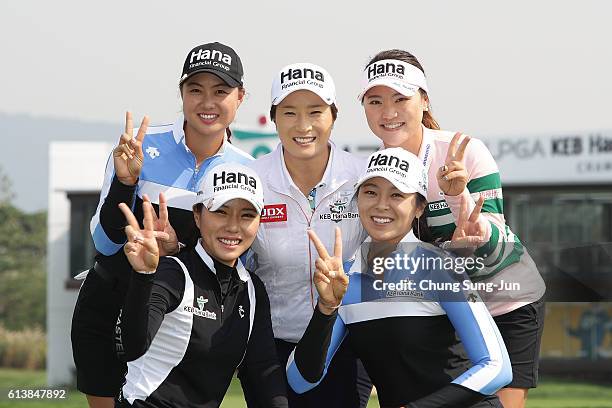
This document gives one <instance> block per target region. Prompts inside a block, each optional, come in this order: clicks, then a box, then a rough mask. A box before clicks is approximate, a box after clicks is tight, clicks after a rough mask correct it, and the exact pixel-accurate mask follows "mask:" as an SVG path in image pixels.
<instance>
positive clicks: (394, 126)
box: [383, 122, 404, 129]
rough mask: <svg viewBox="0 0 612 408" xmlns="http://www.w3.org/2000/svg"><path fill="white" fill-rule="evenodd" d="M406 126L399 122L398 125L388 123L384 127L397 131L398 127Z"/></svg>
mask: <svg viewBox="0 0 612 408" xmlns="http://www.w3.org/2000/svg"><path fill="white" fill-rule="evenodd" d="M403 124H404V122H398V123H387V124H386V125H383V126H384V127H385V129H397V128H398V127H400V126H402V125H403Z"/></svg>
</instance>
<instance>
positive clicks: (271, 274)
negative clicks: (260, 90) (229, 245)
mask: <svg viewBox="0 0 612 408" xmlns="http://www.w3.org/2000/svg"><path fill="white" fill-rule="evenodd" d="M330 147H331V152H330V156H329V160H328V163H327V167H326V169H325V173H324V174H323V177H322V179H321V181H320V182H319V183H318V184H317V186H316V194H315V198H314V211H313V210H312V209H311V206H310V203H309V200H308V198H307V197H306V196H304V194H303V193H302V192H301V191H300V190H299V188H298V187H297V186H296V185H295V183H294V182H293V180H292V179H291V176H290V175H289V172H288V170H287V167H286V165H285V161H284V157H283V148H282V145H281V144H279V145H278V146H277V148H276V149H275V150H274V151H273V152H271V153H269V154H267V155H265V156H263V157H261V158H259V159H257V160H255V161H254V162H252V163H250V164H249V165H250V166H252V167H253V168H254V169H255V171H257V173H258V174H259V177H260V178H261V180H262V184H263V188H264V202H265V210H264V214H263V216H262V222H261V225H260V227H259V231H258V232H257V238H256V239H255V241H254V243H253V246H252V247H251V251H249V254H248V257H247V262H246V264H247V267H248V268H249V270H250V271H252V272H254V273H256V274H257V275H258V276H259V277H260V278H261V280H262V281H263V282H264V284H265V286H266V289H267V292H268V296H269V297H270V311H271V315H272V328H273V330H274V337H276V338H278V339H282V340H285V341H290V342H295V343H297V342H298V341H299V340H300V338H301V337H302V334H303V333H304V331H305V330H306V326H307V325H308V322H309V321H310V318H311V316H312V312H313V309H314V307H315V305H316V301H317V291H316V288H315V287H314V284H313V283H312V278H313V274H314V272H315V267H314V262H315V260H316V259H317V256H318V255H317V251H316V249H315V248H314V246H313V245H312V244H311V242H310V240H309V239H308V235H307V232H306V231H307V230H308V229H309V228H311V229H313V230H314V231H315V232H316V233H317V235H318V236H319V238H320V239H321V241H322V242H323V244H324V245H325V247H326V248H327V250H328V251H329V252H330V253H331V252H332V251H333V245H334V238H335V235H334V229H335V227H336V226H338V227H340V228H341V230H342V244H343V255H344V256H345V257H346V256H352V255H353V254H354V253H355V252H356V251H357V249H358V247H359V245H360V244H361V242H363V240H364V239H365V237H366V235H365V232H364V231H363V229H362V227H361V223H360V220H359V213H358V211H357V208H356V205H355V201H353V202H351V197H352V195H353V191H354V185H355V183H356V182H357V180H358V178H359V175H360V174H361V173H362V172H363V171H364V169H365V167H366V159H365V158H362V157H359V156H354V155H352V154H350V153H347V152H345V151H343V150H340V149H338V148H336V146H335V145H334V144H333V143H331V142H330Z"/></svg>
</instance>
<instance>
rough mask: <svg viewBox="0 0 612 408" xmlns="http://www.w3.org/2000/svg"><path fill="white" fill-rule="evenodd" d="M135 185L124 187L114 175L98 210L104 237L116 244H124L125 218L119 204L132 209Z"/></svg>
mask: <svg viewBox="0 0 612 408" xmlns="http://www.w3.org/2000/svg"><path fill="white" fill-rule="evenodd" d="M111 159H112V158H111ZM137 185H138V184H134V185H133V186H126V185H125V184H123V183H122V182H120V181H119V179H118V178H117V175H114V176H113V181H112V182H111V185H110V188H109V190H108V194H107V195H106V197H105V198H104V203H103V204H102V207H101V208H100V225H101V226H102V229H104V232H105V233H106V236H107V237H108V238H109V239H110V240H112V241H113V242H115V243H117V244H122V243H124V242H125V233H124V232H123V228H124V227H125V225H126V221H125V217H124V216H123V213H122V212H121V210H120V209H119V203H126V204H127V206H128V207H130V208H132V206H133V205H134V197H135V194H134V193H135V192H136V186H137Z"/></svg>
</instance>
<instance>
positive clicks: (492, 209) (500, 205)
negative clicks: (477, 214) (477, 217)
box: [481, 198, 504, 214]
mask: <svg viewBox="0 0 612 408" xmlns="http://www.w3.org/2000/svg"><path fill="white" fill-rule="evenodd" d="M481 212H483V213H492V214H503V213H504V200H502V199H501V198H492V199H486V200H485V202H484V204H483V205H482V211H481Z"/></svg>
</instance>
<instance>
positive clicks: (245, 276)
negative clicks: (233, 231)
mask: <svg viewBox="0 0 612 408" xmlns="http://www.w3.org/2000/svg"><path fill="white" fill-rule="evenodd" d="M195 250H196V252H197V253H198V255H199V256H200V259H202V261H204V263H205V264H206V266H207V267H208V269H210V270H211V271H212V273H214V274H217V270H216V269H215V262H214V261H213V259H212V258H211V257H210V255H208V253H207V252H206V251H205V250H204V247H203V246H202V242H201V240H198V244H197V245H196V247H195ZM236 271H237V272H238V276H239V277H240V280H241V281H243V282H247V281H248V280H249V279H251V275H249V273H248V272H247V270H246V269H245V268H244V265H242V261H241V260H240V258H238V261H237V262H236Z"/></svg>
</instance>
